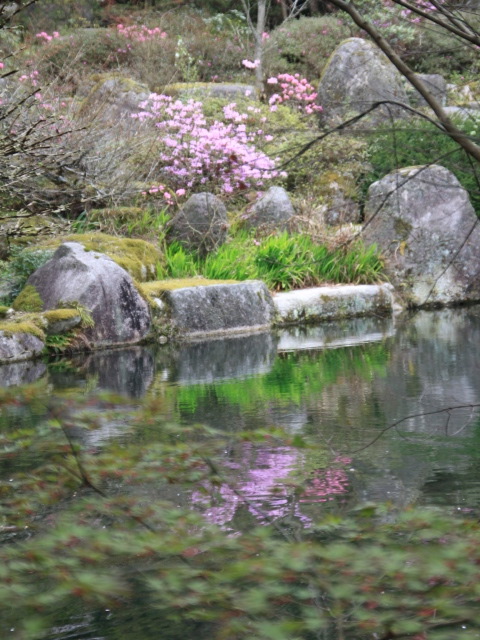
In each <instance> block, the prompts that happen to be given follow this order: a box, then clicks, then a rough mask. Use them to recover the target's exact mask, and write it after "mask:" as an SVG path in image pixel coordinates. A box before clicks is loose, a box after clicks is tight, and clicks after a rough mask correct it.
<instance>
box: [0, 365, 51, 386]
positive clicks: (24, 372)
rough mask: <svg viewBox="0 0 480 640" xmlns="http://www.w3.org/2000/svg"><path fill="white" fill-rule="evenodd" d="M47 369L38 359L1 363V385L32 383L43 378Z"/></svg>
mask: <svg viewBox="0 0 480 640" xmlns="http://www.w3.org/2000/svg"><path fill="white" fill-rule="evenodd" d="M46 370H47V367H46V366H45V364H44V363H43V362H39V361H38V360H34V361H31V360H29V361H27V362H13V363H12V364H2V365H0V387H14V386H17V385H21V384H31V383H32V382H35V380H38V379H39V378H41V377H42V376H43V375H44V374H45V372H46Z"/></svg>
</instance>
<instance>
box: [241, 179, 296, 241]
mask: <svg viewBox="0 0 480 640" xmlns="http://www.w3.org/2000/svg"><path fill="white" fill-rule="evenodd" d="M294 215H295V209H294V208H293V205H292V203H291V202H290V198H289V197H288V193H287V192H286V191H285V189H284V188H283V187H270V189H268V191H267V192H266V193H265V194H264V195H263V196H262V197H261V198H260V200H257V202H255V204H254V205H253V207H252V210H251V212H250V213H249V214H248V216H247V217H246V223H247V225H248V226H250V227H261V228H264V229H267V230H273V231H276V230H279V229H280V230H284V229H286V228H287V226H288V223H289V222H290V220H291V219H292V218H293V216H294Z"/></svg>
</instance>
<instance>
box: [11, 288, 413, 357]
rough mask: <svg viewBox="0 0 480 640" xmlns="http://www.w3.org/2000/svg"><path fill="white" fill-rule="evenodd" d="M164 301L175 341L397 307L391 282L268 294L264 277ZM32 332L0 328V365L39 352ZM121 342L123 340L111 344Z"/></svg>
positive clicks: (178, 293)
mask: <svg viewBox="0 0 480 640" xmlns="http://www.w3.org/2000/svg"><path fill="white" fill-rule="evenodd" d="M164 303H165V307H166V308H167V309H168V312H167V317H168V322H169V323H170V325H171V327H172V328H173V329H174V333H175V334H176V338H175V339H176V340H178V341H182V340H185V341H192V340H195V341H197V340H203V339H209V338H219V337H228V336H233V335H240V334H249V333H256V332H258V331H268V330H270V329H272V328H274V327H283V326H289V325H304V324H315V323H320V322H323V321H328V320H337V319H342V318H354V317H358V316H368V315H391V314H393V313H395V312H396V311H398V310H400V307H399V306H398V305H397V303H396V301H395V296H394V289H393V287H392V285H390V284H386V283H385V284H379V285H335V286H328V287H313V288H310V289H299V290H296V291H289V292H284V293H274V294H272V293H271V292H270V291H269V290H268V289H267V287H266V285H265V283H264V282H262V281H259V280H251V281H246V282H239V283H234V284H212V285H205V286H195V287H185V288H180V289H176V290H174V291H169V292H166V295H165V297H164ZM32 337H33V336H29V335H28V334H25V333H22V332H18V333H14V334H13V335H8V336H7V335H6V334H5V333H4V332H2V331H0V346H1V347H2V348H0V365H3V364H10V363H14V362H20V361H24V360H33V359H35V358H38V357H40V356H41V355H42V354H43V347H44V344H43V343H42V344H39V343H40V342H41V341H40V340H38V339H37V340H35V348H33V349H29V348H28V347H27V344H26V342H27V343H28V345H29V346H30V342H31V339H32ZM143 342H144V341H143ZM129 345H131V343H129ZM119 346H122V345H119V344H115V345H112V347H119ZM105 348H109V347H105Z"/></svg>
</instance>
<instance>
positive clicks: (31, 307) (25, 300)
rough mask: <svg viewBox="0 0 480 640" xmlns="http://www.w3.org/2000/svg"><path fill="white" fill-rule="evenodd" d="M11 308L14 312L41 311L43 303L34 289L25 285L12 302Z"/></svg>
mask: <svg viewBox="0 0 480 640" xmlns="http://www.w3.org/2000/svg"><path fill="white" fill-rule="evenodd" d="M12 307H13V308H14V309H15V311H41V310H42V309H43V301H42V299H41V297H40V295H39V293H38V291H37V290H36V289H35V287H34V286H32V285H31V284H27V286H26V287H24V288H23V289H22V291H20V293H19V294H18V296H17V297H16V298H15V300H14V301H13V304H12Z"/></svg>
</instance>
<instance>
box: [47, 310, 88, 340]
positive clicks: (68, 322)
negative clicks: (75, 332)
mask: <svg viewBox="0 0 480 640" xmlns="http://www.w3.org/2000/svg"><path fill="white" fill-rule="evenodd" d="M42 316H43V318H44V319H45V320H46V321H47V324H48V326H47V335H53V334H57V335H58V334H64V333H67V332H68V331H70V330H71V329H73V328H75V327H78V326H79V325H80V324H82V317H81V314H80V312H79V311H78V310H77V309H53V310H52V311H45V313H43V314H42Z"/></svg>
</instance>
